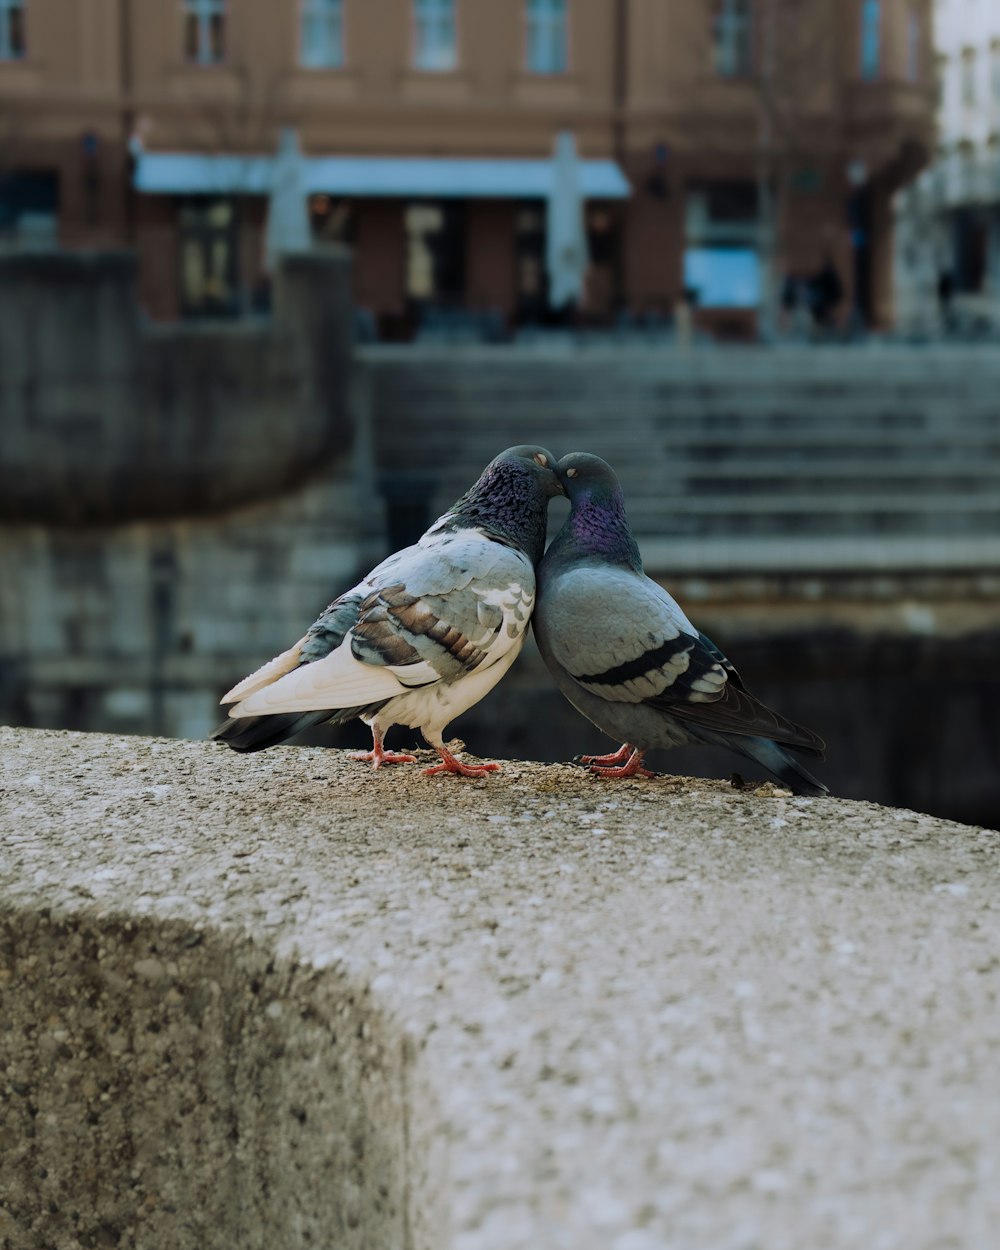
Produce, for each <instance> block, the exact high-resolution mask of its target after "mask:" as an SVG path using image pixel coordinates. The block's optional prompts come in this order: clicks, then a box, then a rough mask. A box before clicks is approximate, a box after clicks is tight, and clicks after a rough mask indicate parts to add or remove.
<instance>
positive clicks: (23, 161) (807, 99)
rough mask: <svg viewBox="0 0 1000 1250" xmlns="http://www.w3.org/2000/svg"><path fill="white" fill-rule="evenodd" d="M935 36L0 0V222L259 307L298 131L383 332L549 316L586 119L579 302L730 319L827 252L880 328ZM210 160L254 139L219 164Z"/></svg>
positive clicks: (480, 7) (262, 0)
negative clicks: (553, 197) (691, 307)
mask: <svg viewBox="0 0 1000 1250" xmlns="http://www.w3.org/2000/svg"><path fill="white" fill-rule="evenodd" d="M930 38H931V36H930V0H711V2H708V0H672V2H671V3H670V4H667V3H664V0H510V2H509V3H503V4H489V3H486V2H485V0H377V2H372V0H296V2H295V3H287V4H275V3H273V0H166V2H164V0H76V2H75V3H73V4H71V5H67V4H65V3H64V0H0V107H2V112H0V118H2V120H0V161H2V175H0V179H2V180H0V228H3V229H4V231H5V233H6V235H7V236H8V238H14V239H15V240H17V241H18V243H19V244H20V245H22V246H26V245H30V244H31V243H32V242H34V241H37V240H39V239H44V238H51V237H53V236H55V237H57V238H58V240H59V241H60V242H61V243H63V244H65V245H68V246H79V245H108V244H116V243H122V242H124V243H128V244H131V245H134V246H136V247H137V249H138V251H139V253H140V259H141V266H140V273H141V298H142V302H143V304H144V306H145V308H146V309H147V311H148V312H149V313H150V314H151V315H152V316H154V317H156V318H160V319H173V318H176V317H178V316H184V315H191V316H204V315H210V314H219V315H233V314H238V313H239V312H241V311H246V310H247V309H249V308H252V307H253V305H254V302H255V300H256V299H257V297H258V292H259V291H261V290H262V289H263V286H264V273H263V263H264V262H263V256H264V240H263V235H264V220H265V213H266V199H265V196H264V194H263V192H262V188H261V187H260V185H259V183H257V182H255V174H254V172H253V170H254V165H253V161H252V159H250V158H252V157H254V156H260V155H265V154H268V153H271V152H273V151H274V148H275V145H276V142H277V136H278V134H279V131H280V129H281V128H282V127H286V126H294V127H295V128H296V129H297V130H298V133H299V136H300V140H301V144H302V147H303V150H304V152H305V154H306V157H307V158H308V160H309V161H310V162H313V164H312V165H311V171H312V174H313V175H315V177H314V178H313V180H312V182H311V183H310V189H311V190H312V191H313V192H314V194H313V196H312V201H311V205H312V215H313V224H314V228H315V231H316V233H317V234H318V235H320V236H321V237H324V238H328V239H332V240H336V241H345V242H348V243H350V244H351V245H352V246H353V247H354V250H355V256H356V263H355V297H356V300H357V302H358V304H359V305H360V306H362V307H364V308H367V309H369V310H371V313H372V314H373V316H374V319H375V320H376V321H377V322H378V324H379V325H380V327H381V330H382V331H383V333H385V334H386V335H388V336H390V337H392V336H393V335H396V334H398V335H404V334H405V333H406V332H407V328H408V327H410V326H412V324H413V320H414V317H415V315H418V314H419V313H420V311H421V310H422V309H425V308H427V307H428V306H431V307H433V306H436V305H450V306H457V307H461V308H464V309H467V310H482V311H485V310H491V311H493V312H495V313H496V314H497V315H498V316H500V317H501V318H502V319H503V320H504V321H505V322H510V321H518V320H520V321H525V320H528V321H530V320H532V319H533V318H536V317H539V316H541V315H542V313H543V309H544V304H545V275H544V263H543V258H544V256H545V239H544V234H545V217H544V212H543V211H542V201H541V199H540V198H539V196H538V194H537V183H536V181H533V177H534V174H535V173H537V168H536V167H534V166H532V165H531V162H537V161H542V160H547V159H548V158H549V157H550V154H551V151H552V144H553V139H554V137H555V135H556V134H557V133H558V132H559V131H561V130H565V129H570V130H572V131H573V132H574V133H575V135H576V138H577V143H578V146H579V149H580V152H581V155H582V157H583V158H584V160H585V161H587V162H592V163H593V164H592V166H591V169H590V172H591V174H592V175H593V179H594V181H593V183H592V185H591V189H590V192H589V196H588V202H587V209H586V223H587V230H588V237H589V244H590V259H591V266H590V272H589V275H588V284H587V300H586V303H587V309H586V311H587V312H588V313H590V314H592V315H593V316H595V317H597V318H608V317H610V316H612V315H613V313H614V312H615V311H616V310H620V309H623V308H628V309H630V310H632V312H633V313H636V314H642V313H651V314H654V315H659V314H661V313H662V314H666V313H667V312H668V311H669V310H670V309H671V308H672V306H673V305H674V303H675V301H676V300H677V299H678V297H679V296H680V295H681V293H682V292H683V291H684V289H685V288H694V290H695V292H696V296H697V300H698V303H699V305H700V306H701V308H702V309H703V310H704V312H703V313H702V314H701V315H702V316H703V317H705V318H706V319H707V320H709V321H710V322H714V324H715V326H716V328H717V329H719V330H720V331H721V332H725V331H726V330H727V329H728V330H732V331H733V332H739V329H740V327H741V326H743V327H744V328H745V325H746V319H747V314H748V310H749V311H752V310H753V309H754V308H759V307H760V306H761V305H763V304H766V303H768V301H769V300H770V301H771V302H773V303H774V304H775V306H776V303H777V296H776V292H777V290H778V288H779V287H780V286H781V285H782V284H783V283H784V282H785V279H786V278H788V277H789V276H792V275H809V274H810V273H813V272H816V271H818V270H819V269H820V268H821V266H823V265H824V263H825V262H826V261H827V260H829V261H830V263H831V264H832V265H833V267H834V268H835V270H836V271H837V273H838V274H839V276H840V278H841V280H842V284H843V287H844V301H843V309H842V311H846V309H847V308H848V307H849V306H856V307H857V308H858V309H859V310H860V311H861V312H863V314H864V315H865V317H866V318H867V319H869V320H870V321H873V322H884V321H887V320H889V319H890V317H891V229H892V223H891V214H890V201H891V197H892V195H893V193H894V192H895V191H896V190H897V189H898V188H899V187H900V186H901V185H903V184H904V183H905V182H906V181H907V180H908V179H910V178H912V177H913V175H914V174H915V173H916V171H917V170H918V169H919V168H920V166H921V164H922V162H923V161H924V159H925V157H926V154H927V151H928V149H929V145H930V136H931V118H932V105H933V102H932V98H931V93H930V82H931V77H932V75H931V68H932V65H931V43H930ZM164 154H173V155H174V156H175V157H177V158H178V159H177V160H175V161H174V162H173V164H172V165H171V164H170V163H169V162H168V163H167V164H164V163H163V162H162V161H161V162H160V163H159V164H157V158H158V157H161V156H163V155H164ZM206 155H209V156H217V157H231V158H233V162H234V163H230V165H229V166H227V169H228V173H227V174H226V177H225V178H223V179H222V180H221V181H219V180H218V178H216V177H215V175H214V174H206V173H205V172H204V171H205V169H207V168H208V166H205V165H201V166H199V164H198V161H197V159H196V158H199V157H204V156H206ZM182 157H187V158H192V159H191V160H188V161H187V162H185V161H183V160H181V159H179V158H182ZM350 158H361V159H360V161H359V160H356V159H355V160H353V161H352V159H350ZM366 158H368V159H366ZM370 158H379V160H378V161H374V162H373V161H372V160H371V159H370ZM463 158H475V159H476V161H477V162H478V163H477V165H476V166H475V167H473V166H469V165H462V166H457V165H456V164H455V162H456V161H460V160H462V159H463ZM324 162H325V163H324ZM449 162H451V164H449ZM498 163H500V164H498ZM241 166H242V172H241V169H240V167H241ZM491 167H492V169H491ZM214 168H215V169H216V170H217V169H218V166H215V167H214ZM615 169H617V170H618V171H621V173H622V174H624V176H625V179H627V186H626V187H625V191H626V193H627V198H619V190H618V189H617V188H618V185H619V184H618V183H616V181H615V179H614V177H610V176H609V170H610V171H614V170H615ZM484 170H485V173H484ZM199 171H201V172H199ZM324 171H326V172H324ZM477 171H478V172H477ZM480 174H482V175H483V177H482V178H480V176H479V175H480ZM213 179H214V181H213ZM324 179H326V180H327V181H326V182H324ZM602 179H603V181H602Z"/></svg>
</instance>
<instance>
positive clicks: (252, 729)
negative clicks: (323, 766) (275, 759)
mask: <svg viewBox="0 0 1000 1250" xmlns="http://www.w3.org/2000/svg"><path fill="white" fill-rule="evenodd" d="M332 715H333V713H330V712H278V713H275V714H273V715H271V716H242V717H240V718H239V719H235V718H233V717H230V718H229V720H227V721H223V723H222V724H221V725H220V726H219V727H218V728H217V729H213V730H212V732H211V733H210V734H209V737H210V738H218V739H219V741H220V742H224V743H225V744H226V746H227V747H232V749H233V750H234V751H263V750H265V749H266V748H267V747H273V746H277V745H278V743H279V742H285V741H287V739H289V738H292V737H294V736H295V734H297V733H301V732H302V730H303V729H311V728H312V726H313V725H321V724H322V723H323V722H324V721H327V720H330V718H331V716H332Z"/></svg>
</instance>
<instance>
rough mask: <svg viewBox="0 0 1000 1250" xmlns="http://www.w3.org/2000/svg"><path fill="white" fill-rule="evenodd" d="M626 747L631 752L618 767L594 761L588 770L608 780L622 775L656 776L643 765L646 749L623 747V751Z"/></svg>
mask: <svg viewBox="0 0 1000 1250" xmlns="http://www.w3.org/2000/svg"><path fill="white" fill-rule="evenodd" d="M626 749H628V750H630V751H631V754H630V755H629V757H628V759H627V760H626V762H625V763H624V764H619V765H618V767H617V768H605V767H603V766H601V765H599V764H597V763H593V764H591V765H590V767H589V769H588V770H587V771H588V772H591V773H593V774H594V776H595V777H604V778H605V779H606V780H608V781H611V780H614V779H617V778H622V777H655V776H656V773H654V772H650V770H649V769H648V768H643V766H642V757H643V755H644V754H645V752H644V751H640V750H639V749H638V747H630V748H626V747H622V751H624V750H626ZM618 754H619V755H620V754H621V752H620V751H619V752H618ZM612 758H614V757H612Z"/></svg>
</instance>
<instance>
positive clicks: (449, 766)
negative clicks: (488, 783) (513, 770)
mask: <svg viewBox="0 0 1000 1250" xmlns="http://www.w3.org/2000/svg"><path fill="white" fill-rule="evenodd" d="M434 749H435V750H436V751H437V753H438V755H440V756H441V760H442V762H441V763H440V764H435V765H434V766H433V768H425V769H424V776H425V777H437V776H438V775H439V774H440V773H458V775H459V776H460V777H485V776H486V774H487V773H498V772H499V771H500V765H499V764H463V763H462V761H461V760H460V759H457V758H456V757H455V756H454V755H452V753H451V752H450V751H448V750H446V749H445V748H444V747H435V748H434Z"/></svg>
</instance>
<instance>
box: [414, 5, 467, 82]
mask: <svg viewBox="0 0 1000 1250" xmlns="http://www.w3.org/2000/svg"><path fill="white" fill-rule="evenodd" d="M413 22H414V35H415V42H414V47H413V64H414V65H415V66H416V68H417V69H423V70H430V71H438V72H440V71H442V70H449V69H454V68H455V66H456V65H457V64H458V46H457V41H456V38H455V0H413Z"/></svg>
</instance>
